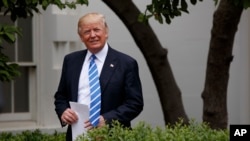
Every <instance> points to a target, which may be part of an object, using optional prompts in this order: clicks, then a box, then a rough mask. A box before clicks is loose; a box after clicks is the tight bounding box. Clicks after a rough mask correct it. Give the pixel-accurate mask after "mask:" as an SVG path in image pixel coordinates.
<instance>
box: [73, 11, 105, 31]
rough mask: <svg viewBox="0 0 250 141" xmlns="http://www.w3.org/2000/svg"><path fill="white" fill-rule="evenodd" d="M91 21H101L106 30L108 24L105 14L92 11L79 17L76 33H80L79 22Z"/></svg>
mask: <svg viewBox="0 0 250 141" xmlns="http://www.w3.org/2000/svg"><path fill="white" fill-rule="evenodd" d="M93 21H100V22H102V23H103V26H104V27H105V28H106V29H107V30H108V25H107V22H106V19H105V16H104V15H103V14H100V13H96V12H93V13H87V14H85V15H84V16H82V17H81V18H80V19H79V21H78V29H77V32H78V34H80V32H81V30H82V29H81V24H86V23H89V22H93Z"/></svg>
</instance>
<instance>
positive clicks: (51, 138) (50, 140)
mask: <svg viewBox="0 0 250 141" xmlns="http://www.w3.org/2000/svg"><path fill="white" fill-rule="evenodd" d="M65 137H66V135H65V133H58V132H55V133H54V134H47V133H42V132H41V131H40V130H38V129H37V130H35V131H29V130H27V131H23V132H22V133H18V134H12V133H7V132H3V133H0V141H65Z"/></svg>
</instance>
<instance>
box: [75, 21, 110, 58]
mask: <svg viewBox="0 0 250 141" xmlns="http://www.w3.org/2000/svg"><path fill="white" fill-rule="evenodd" d="M79 28H81V31H80V33H79V35H80V38H81V40H82V42H83V43H84V44H85V45H86V47H87V49H88V50H89V51H90V52H92V53H97V52H99V51H100V50H101V49H102V48H103V47H104V45H105V43H106V40H107V38H108V31H107V27H105V25H104V23H103V22H102V21H100V20H88V21H87V22H83V23H81V24H80V25H79Z"/></svg>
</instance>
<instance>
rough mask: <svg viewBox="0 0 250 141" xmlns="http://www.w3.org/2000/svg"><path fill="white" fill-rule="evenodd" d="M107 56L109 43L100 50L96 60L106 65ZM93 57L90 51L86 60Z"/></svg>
mask: <svg viewBox="0 0 250 141" xmlns="http://www.w3.org/2000/svg"><path fill="white" fill-rule="evenodd" d="M107 54H108V43H107V42H106V43H105V45H104V47H103V48H102V50H100V51H99V52H97V53H96V54H95V56H96V58H97V59H98V60H99V61H101V62H102V63H104V61H105V58H106V56H107ZM91 55H92V53H91V52H90V51H89V50H88V51H87V54H86V58H89V59H90V56H91Z"/></svg>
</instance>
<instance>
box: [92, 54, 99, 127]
mask: <svg viewBox="0 0 250 141" xmlns="http://www.w3.org/2000/svg"><path fill="white" fill-rule="evenodd" d="M95 59H96V56H95V55H94V54H93V55H91V59H90V63H89V88H90V110H89V120H90V122H91V124H92V125H93V126H94V127H96V126H97V125H98V123H99V116H100V110H101V89H100V83H99V75H98V70H97V66H96V64H95Z"/></svg>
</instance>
